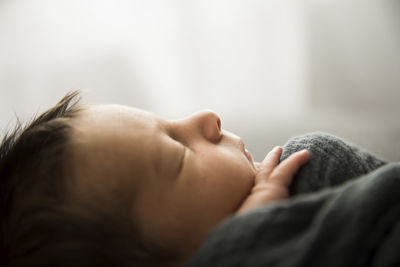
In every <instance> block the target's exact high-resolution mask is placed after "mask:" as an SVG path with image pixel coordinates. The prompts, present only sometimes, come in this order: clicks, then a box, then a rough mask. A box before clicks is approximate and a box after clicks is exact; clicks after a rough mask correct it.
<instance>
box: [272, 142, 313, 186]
mask: <svg viewBox="0 0 400 267" xmlns="http://www.w3.org/2000/svg"><path fill="white" fill-rule="evenodd" d="M309 158H310V153H309V152H308V151H307V150H305V149H304V150H301V151H298V152H296V153H293V154H292V155H290V156H289V157H288V158H287V159H285V160H284V161H282V162H281V163H280V164H279V166H277V167H276V168H275V169H274V171H273V173H272V174H271V176H270V179H269V182H273V183H278V184H280V185H283V186H289V185H290V183H291V182H292V178H293V176H294V175H295V174H296V173H297V171H298V170H299V169H300V167H301V166H303V165H304V164H305V163H307V161H308V160H309Z"/></svg>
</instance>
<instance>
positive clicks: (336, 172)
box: [186, 133, 400, 267]
mask: <svg viewBox="0 0 400 267" xmlns="http://www.w3.org/2000/svg"><path fill="white" fill-rule="evenodd" d="M303 148H307V149H309V151H310V152H311V153H310V161H309V163H307V165H305V166H304V167H303V168H302V169H301V170H300V171H299V173H298V174H297V175H296V176H295V178H294V182H293V184H292V186H291V188H290V192H291V195H292V196H291V198H290V199H289V200H288V201H283V202H280V203H276V204H272V205H265V206H263V207H260V208H257V209H255V210H253V211H250V212H248V213H246V214H243V215H241V216H232V217H230V218H228V219H226V220H225V221H224V222H222V223H221V224H220V225H219V226H218V227H216V228H215V229H214V230H213V231H212V232H211V233H210V234H209V236H208V237H207V239H206V240H205V242H204V243H203V245H202V246H201V248H200V249H199V250H198V251H197V253H196V254H195V255H194V257H193V258H192V259H191V260H189V261H188V262H187V264H186V266H191V267H193V266H218V267H224V266H282V267H283V266H341V267H342V266H352V267H354V266H400V163H387V162H386V161H384V160H383V159H380V158H379V157H377V156H375V155H372V154H371V153H368V152H367V151H364V150H362V149H360V148H358V147H357V146H355V145H353V144H350V143H348V142H346V141H345V140H343V139H340V138H337V137H334V136H332V135H329V134H324V133H312V134H308V135H304V136H299V137H295V138H292V139H291V140H289V141H288V143H287V144H286V145H285V146H284V152H283V154H282V159H284V158H286V157H287V156H288V155H290V154H291V153H293V152H294V151H297V150H301V149H303Z"/></svg>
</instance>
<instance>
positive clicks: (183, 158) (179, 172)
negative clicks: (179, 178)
mask: <svg viewBox="0 0 400 267" xmlns="http://www.w3.org/2000/svg"><path fill="white" fill-rule="evenodd" d="M182 147H183V152H182V153H181V154H182V156H181V159H180V163H179V168H178V175H180V174H181V173H182V170H183V165H184V163H185V158H186V152H187V149H186V146H184V145H183V146H182Z"/></svg>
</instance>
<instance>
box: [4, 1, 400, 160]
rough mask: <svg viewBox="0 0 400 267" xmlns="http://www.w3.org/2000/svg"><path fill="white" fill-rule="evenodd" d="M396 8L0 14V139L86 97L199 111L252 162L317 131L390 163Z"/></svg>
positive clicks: (398, 152)
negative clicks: (73, 96)
mask: <svg viewBox="0 0 400 267" xmlns="http://www.w3.org/2000/svg"><path fill="white" fill-rule="evenodd" d="M399 49H400V1H395V0H379V1H367V0H363V1H361V0H360V1H356V0H331V1H328V0H318V1H317V0H315V1H311V0H307V1H306V0H303V1H301V0H298V1H288V0H253V1H252V0H221V1H219V0H202V1H193V0H171V1H169V0H146V1H134V0H132V1H127V0H126V1H124V0H113V1H111V0H110V1H104V0H96V1H95V0H93V1H84V0H68V1H61V0H30V1H28V0H0V128H1V130H2V132H3V131H4V129H6V128H12V126H13V125H14V122H15V114H17V115H18V116H19V117H20V118H21V119H22V120H26V119H29V118H30V117H32V115H34V114H36V113H38V112H42V111H44V110H45V109H47V108H49V107H50V106H52V105H53V104H55V102H56V101H58V100H59V99H60V98H61V97H62V96H63V95H64V94H65V93H66V92H68V91H70V90H73V89H78V88H84V89H85V91H84V95H83V100H84V102H86V103H94V104H96V103H98V104H100V103H119V104H124V105H132V106H136V107H139V108H143V109H146V110H150V111H152V112H154V113H157V114H159V115H161V116H164V117H166V118H170V119H172V118H179V117H182V116H186V115H189V114H191V113H192V112H195V111H197V110H200V109H203V108H209V109H212V110H214V111H215V112H217V113H218V114H219V115H220V117H221V118H222V126H223V127H224V128H226V129H227V130H230V131H232V132H234V133H236V134H237V135H239V136H241V137H242V138H243V139H244V141H245V143H246V147H247V148H248V149H249V150H250V151H251V152H252V153H253V155H254V156H255V158H256V159H257V160H262V158H263V157H264V155H265V154H266V152H268V151H269V149H271V148H272V147H273V146H275V145H278V144H279V145H283V144H284V143H285V141H286V140H287V139H288V138H289V137H290V136H293V135H297V134H301V133H305V132H309V131H315V130H321V131H328V132H331V133H333V134H336V135H340V136H342V137H344V138H347V139H349V140H350V141H353V142H354V143H356V144H359V145H362V146H364V147H366V148H367V149H369V150H371V151H373V152H375V153H377V154H379V155H381V156H383V157H385V158H386V159H388V160H400V122H399V115H400V112H399V111H400V105H399V100H400V51H399Z"/></svg>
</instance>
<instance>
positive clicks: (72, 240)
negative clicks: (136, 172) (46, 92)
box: [0, 91, 172, 266]
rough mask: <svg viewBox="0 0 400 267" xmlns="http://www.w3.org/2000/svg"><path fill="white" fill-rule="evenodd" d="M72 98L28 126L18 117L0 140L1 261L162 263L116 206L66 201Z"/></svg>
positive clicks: (74, 100) (74, 113)
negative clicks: (109, 207) (110, 209)
mask: <svg viewBox="0 0 400 267" xmlns="http://www.w3.org/2000/svg"><path fill="white" fill-rule="evenodd" d="M79 100H80V98H79V92H78V91H74V92H71V93H69V94H67V95H66V96H65V97H64V98H63V99H62V100H61V101H60V102H58V103H57V104H56V105H55V106H54V107H53V108H51V109H49V110H48V111H46V112H45V113H43V114H42V115H40V116H39V117H37V118H34V119H33V120H32V121H31V122H30V123H29V124H28V125H27V126H23V125H22V124H21V122H20V121H19V120H18V123H17V126H16V127H15V129H14V130H13V131H11V132H7V133H6V134H5V136H4V138H3V140H2V142H1V145H0V266H155V265H157V264H156V263H160V262H162V261H163V260H165V263H167V262H168V260H169V258H168V255H167V253H164V254H163V253H162V252H160V251H158V250H157V249H156V248H154V251H152V249H153V248H151V247H146V245H144V244H143V243H142V242H140V239H139V238H138V236H139V235H138V233H136V232H135V230H134V227H133V224H132V219H130V218H129V217H128V216H126V214H124V213H123V212H117V210H118V209H115V210H113V211H105V210H101V209H100V208H99V209H94V208H90V209H85V208H84V207H79V208H78V207H77V205H76V204H75V205H73V204H71V202H70V201H68V192H67V190H66V186H65V184H66V180H67V175H66V171H67V170H66V168H67V164H66V162H67V160H68V159H67V157H66V153H65V151H66V148H67V146H68V144H69V142H70V141H71V140H70V139H69V136H70V133H71V132H70V131H71V129H72V124H71V122H72V120H73V119H74V118H75V117H76V116H77V115H78V114H79V111H80V110H81V109H82V108H81V107H79V106H78V102H79ZM155 255H157V256H155ZM171 261H172V260H171Z"/></svg>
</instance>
